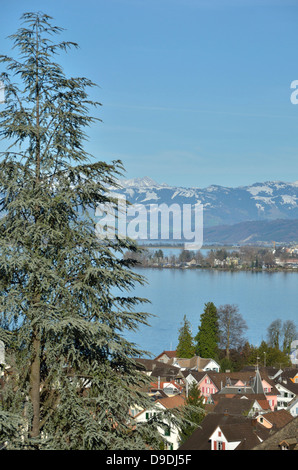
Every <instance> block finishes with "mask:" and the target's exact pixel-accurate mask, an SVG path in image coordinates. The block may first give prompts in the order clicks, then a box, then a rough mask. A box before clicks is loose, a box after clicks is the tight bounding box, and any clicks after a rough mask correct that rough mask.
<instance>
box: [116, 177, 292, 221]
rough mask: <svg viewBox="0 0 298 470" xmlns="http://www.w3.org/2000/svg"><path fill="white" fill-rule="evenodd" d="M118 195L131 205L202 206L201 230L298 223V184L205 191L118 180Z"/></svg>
mask: <svg viewBox="0 0 298 470" xmlns="http://www.w3.org/2000/svg"><path fill="white" fill-rule="evenodd" d="M120 183H121V188H122V189H120V190H119V189H117V191H116V192H117V193H121V194H122V195H124V196H125V198H126V199H127V200H128V201H130V202H131V203H132V204H145V205H146V206H148V207H149V204H162V203H165V204H167V205H168V206H170V205H171V204H180V205H182V204H192V205H195V204H196V203H198V202H200V203H201V204H202V205H203V213H204V227H214V226H218V225H232V224H237V223H239V222H246V221H258V220H268V221H272V220H277V219H298V181H296V182H293V183H286V182H281V181H271V182H265V183H255V184H253V185H251V186H241V187H236V188H230V187H224V186H218V185H211V186H208V187H206V188H185V187H173V186H169V185H167V184H166V183H163V184H159V183H157V182H155V181H153V180H152V179H151V178H148V177H144V178H135V179H129V180H121V182H120Z"/></svg>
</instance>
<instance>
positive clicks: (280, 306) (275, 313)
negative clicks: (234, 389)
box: [125, 268, 298, 356]
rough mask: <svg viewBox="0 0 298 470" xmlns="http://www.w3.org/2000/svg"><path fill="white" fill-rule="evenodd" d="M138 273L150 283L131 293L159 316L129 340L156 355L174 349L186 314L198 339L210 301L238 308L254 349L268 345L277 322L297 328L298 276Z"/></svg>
mask: <svg viewBox="0 0 298 470" xmlns="http://www.w3.org/2000/svg"><path fill="white" fill-rule="evenodd" d="M135 271H136V272H138V273H140V274H141V275H143V276H145V277H146V279H147V285H145V286H136V288H135V290H134V291H133V294H134V295H137V296H140V297H145V298H147V299H148V300H150V301H151V304H147V305H142V310H143V311H146V312H149V313H151V314H153V315H155V317H151V318H150V319H149V323H150V327H147V326H142V327H141V328H140V329H139V331H138V332H136V333H128V334H125V337H127V338H128V339H129V340H130V341H133V342H135V343H137V345H138V346H139V347H140V348H141V349H143V350H146V351H149V352H151V353H152V354H153V355H154V356H157V355H158V354H159V353H161V352H162V351H163V350H169V349H175V348H176V346H177V343H178V330H179V328H180V327H181V325H182V322H183V317H184V315H186V317H187V319H188V320H189V322H190V323H191V325H192V333H193V335H196V333H197V331H198V326H199V324H200V315H201V314H202V313H203V311H204V305H205V303H207V302H213V303H214V304H215V306H216V307H219V306H220V305H223V304H236V305H237V306H238V308H239V313H240V314H241V315H242V318H243V319H244V320H245V322H246V324H247V326H248V329H247V331H246V332H245V337H246V338H247V339H248V341H249V343H250V344H253V345H255V346H258V345H259V344H260V342H261V341H262V340H265V341H266V339H267V328H268V326H269V325H270V323H271V322H272V321H273V320H276V319H277V318H280V319H281V320H282V321H286V320H292V321H293V322H294V323H295V324H296V326H297V325H298V323H297V321H298V295H297V292H298V289H297V288H298V273H297V272H274V273H270V272H266V271H264V272H251V271H238V272H235V271H234V272H232V271H217V270H215V269H213V270H212V269H154V268H152V269H147V268H146V269H145V268H139V269H136V270H135ZM139 310H140V308H139Z"/></svg>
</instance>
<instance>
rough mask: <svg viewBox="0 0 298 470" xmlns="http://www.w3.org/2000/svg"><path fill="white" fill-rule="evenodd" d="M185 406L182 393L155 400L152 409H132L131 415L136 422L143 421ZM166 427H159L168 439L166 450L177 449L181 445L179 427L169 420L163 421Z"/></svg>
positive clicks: (163, 435)
mask: <svg viewBox="0 0 298 470" xmlns="http://www.w3.org/2000/svg"><path fill="white" fill-rule="evenodd" d="M181 406H184V398H183V397H182V396H181V395H178V396H174V397H167V398H160V399H158V400H156V401H155V402H154V404H153V405H152V409H146V410H131V416H132V417H133V418H134V420H135V422H136V423H143V422H145V421H148V420H149V419H151V418H153V417H154V416H156V415H158V414H162V412H164V411H166V410H168V409H173V408H178V407H181ZM163 422H164V424H165V425H166V427H165V428H164V427H161V426H160V427H159V428H158V430H159V433H160V435H161V436H162V438H163V439H164V440H165V441H166V448H165V450H177V449H178V447H179V429H178V428H177V427H176V426H173V425H172V424H170V423H169V422H168V421H163Z"/></svg>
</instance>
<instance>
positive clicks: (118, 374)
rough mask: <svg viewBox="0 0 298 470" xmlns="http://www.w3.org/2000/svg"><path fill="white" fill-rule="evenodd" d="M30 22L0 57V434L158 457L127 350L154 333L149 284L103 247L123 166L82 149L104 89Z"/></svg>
mask: <svg viewBox="0 0 298 470" xmlns="http://www.w3.org/2000/svg"><path fill="white" fill-rule="evenodd" d="M22 21H23V23H22V26H21V27H20V29H19V30H18V31H17V32H16V34H14V35H12V36H11V37H10V38H11V39H12V41H13V43H14V48H15V49H16V50H18V51H19V55H18V57H17V58H12V57H8V56H3V55H2V56H1V57H0V60H1V62H2V64H4V65H6V72H3V73H2V75H1V77H0V78H1V80H2V81H3V82H4V83H5V93H6V103H5V107H4V109H3V110H0V111H1V112H0V136H1V137H2V139H4V140H5V141H6V142H7V147H6V150H5V151H3V152H1V163H0V193H1V210H2V218H1V220H0V274H1V277H0V290H1V299H0V310H1V325H0V326H1V328H0V339H2V340H3V341H4V342H5V346H6V349H7V351H8V353H11V354H12V357H13V361H14V362H10V363H9V365H10V366H11V369H10V371H12V374H11V376H10V379H9V380H7V384H6V387H5V388H4V390H3V393H2V405H1V406H0V428H1V429H4V427H3V426H1V420H2V423H4V422H5V425H6V428H5V429H6V434H5V436H6V437H8V444H9V446H10V448H13V447H15V448H18V447H26V448H37V449H43V448H48V449H49V448H50V449H118V448H120V449H137V448H146V446H147V445H148V444H149V445H151V446H152V447H153V448H154V446H157V445H158V442H159V438H158V437H157V433H156V427H155V426H153V425H152V426H149V425H144V426H140V427H138V428H136V429H134V428H132V427H131V423H130V420H129V415H128V410H129V408H130V406H133V405H138V406H139V407H141V408H142V407H146V406H147V405H148V401H147V398H146V396H145V395H144V394H142V393H141V392H139V391H138V390H139V386H142V385H143V383H144V380H145V378H144V377H145V376H144V375H143V374H142V373H141V372H138V371H136V368H135V361H134V359H135V358H136V357H138V356H140V355H141V354H142V352H141V351H139V350H138V348H137V347H136V346H135V345H134V344H131V343H130V342H128V341H127V340H125V331H126V330H127V329H137V328H138V326H139V325H140V324H143V323H147V314H145V313H137V312H135V308H136V307H137V306H138V305H139V304H140V303H142V299H138V298H136V297H134V296H133V295H132V294H131V293H130V290H131V289H132V288H133V287H134V285H135V284H136V283H142V282H143V278H142V277H140V276H138V275H137V274H136V273H134V271H133V269H132V268H133V262H132V260H124V259H123V257H122V256H121V254H122V253H123V252H124V250H126V249H130V250H133V251H134V250H137V246H136V245H135V243H134V242H133V241H131V240H128V239H118V238H116V239H115V240H113V241H112V240H109V239H105V240H100V241H99V240H98V238H97V236H96V233H95V230H94V219H93V218H92V216H91V215H92V212H93V211H94V210H95V208H96V206H97V205H98V204H103V203H107V202H109V203H111V204H112V205H113V204H116V201H114V200H112V199H111V198H110V197H109V195H108V191H107V188H108V186H110V185H114V186H115V185H116V180H117V178H118V177H119V176H120V175H121V172H122V165H121V162H113V163H111V164H107V163H104V162H102V161H94V160H93V162H92V158H93V157H92V156H91V155H89V154H88V153H87V152H86V150H85V149H84V142H85V140H86V133H85V130H86V129H88V127H89V126H90V125H91V124H93V123H94V122H95V121H96V120H95V118H94V117H92V116H91V115H90V114H89V109H90V107H92V106H97V105H98V104H99V103H95V102H93V101H92V100H90V99H89V98H88V94H87V90H88V89H89V88H90V87H93V86H94V84H93V83H92V82H91V81H90V80H88V79H86V78H83V77H77V78H73V77H70V78H67V77H66V76H65V74H64V72H63V69H62V67H61V66H60V65H59V64H57V63H56V62H55V61H54V58H55V56H56V55H57V54H58V53H59V52H62V51H67V50H68V49H69V48H70V47H72V46H74V47H77V45H76V44H75V43H70V42H60V43H54V42H53V39H54V38H55V35H56V34H57V33H59V32H60V31H61V28H59V27H56V26H53V25H52V18H51V17H49V16H48V15H46V14H42V13H26V14H24V15H23V17H22ZM1 106H3V105H1ZM93 213H94V212H93ZM90 214H91V215H90ZM9 417H10V418H9ZM9 419H10V420H11V422H10V424H9ZM20 424H21V426H20Z"/></svg>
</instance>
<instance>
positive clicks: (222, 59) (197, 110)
mask: <svg viewBox="0 0 298 470" xmlns="http://www.w3.org/2000/svg"><path fill="white" fill-rule="evenodd" d="M38 10H39V11H43V12H44V13H47V14H49V15H51V16H53V17H54V24H56V25H58V26H62V27H64V28H65V29H66V31H64V32H63V34H62V35H61V36H60V38H59V39H61V40H62V39H63V40H64V39H65V40H70V41H75V42H77V43H78V44H79V45H80V48H79V49H78V50H73V51H71V52H70V53H68V54H67V55H65V54H62V55H61V57H60V60H59V61H60V63H62V65H63V66H64V69H65V72H66V73H67V75H70V74H71V75H77V76H78V75H79V76H86V77H87V78H90V79H92V80H93V81H94V82H96V83H97V84H98V85H99V88H97V89H94V90H93V91H92V95H91V97H92V98H94V99H95V100H98V101H100V102H101V103H102V105H103V106H102V107H101V108H100V110H99V111H98V113H97V115H98V117H100V118H101V119H102V120H103V122H102V123H101V124H98V125H97V126H94V127H92V128H91V129H90V133H89V134H90V139H89V142H88V144H87V148H88V150H89V151H90V152H91V153H92V154H93V155H94V157H95V158H96V159H100V160H104V161H108V162H109V161H111V160H113V159H121V160H122V162H123V164H124V167H125V169H126V174H125V177H126V178H134V177H142V176H149V177H151V178H152V179H155V180H156V181H158V182H160V183H163V182H166V183H168V184H170V185H178V186H186V187H191V186H194V187H207V186H209V185H211V184H218V185H223V186H232V187H235V186H241V185H248V184H252V183H254V182H263V181H271V180H280V181H289V182H290V181H296V180H298V171H297V170H298V163H297V162H298V158H297V157H298V139H297V137H298V105H294V104H292V103H291V100H290V97H291V93H292V92H293V90H291V88H290V85H291V82H292V81H293V80H298V28H297V20H298V0H296V1H287V0H282V1H281V0H275V1H274V0H272V1H270V0H268V1H265V0H250V1H248V0H227V1H225V0H85V1H77V0H59V1H58V0H51V1H48V0H47V1H44V0H38V1H37V0H26V2H24V1H22V0H10V1H9V2H5V3H4V2H2V3H1V20H2V21H1V31H0V37H1V39H0V43H1V53H6V54H11V53H12V52H11V42H10V41H9V40H8V39H6V37H7V36H8V35H9V34H12V33H14V32H15V31H16V29H17V28H18V27H19V26H20V22H19V18H20V16H21V15H22V13H24V12H28V11H38Z"/></svg>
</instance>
